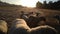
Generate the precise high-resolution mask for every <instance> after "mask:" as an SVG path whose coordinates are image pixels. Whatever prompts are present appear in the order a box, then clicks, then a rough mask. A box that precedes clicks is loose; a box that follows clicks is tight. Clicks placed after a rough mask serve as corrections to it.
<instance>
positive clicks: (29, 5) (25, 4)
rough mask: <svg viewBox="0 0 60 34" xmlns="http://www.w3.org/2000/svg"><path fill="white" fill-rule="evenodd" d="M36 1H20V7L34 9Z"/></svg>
mask: <svg viewBox="0 0 60 34" xmlns="http://www.w3.org/2000/svg"><path fill="white" fill-rule="evenodd" d="M36 2H37V0H20V4H21V5H22V6H27V7H36Z"/></svg>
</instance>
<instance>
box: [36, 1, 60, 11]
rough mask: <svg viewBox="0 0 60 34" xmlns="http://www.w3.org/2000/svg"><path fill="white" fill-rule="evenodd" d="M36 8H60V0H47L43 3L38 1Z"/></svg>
mask: <svg viewBox="0 0 60 34" xmlns="http://www.w3.org/2000/svg"><path fill="white" fill-rule="evenodd" d="M36 8H40V9H41V8H42V9H55V10H60V0H58V1H56V2H52V1H49V2H48V3H47V2H46V1H44V2H43V3H41V2H39V1H38V2H37V3H36Z"/></svg>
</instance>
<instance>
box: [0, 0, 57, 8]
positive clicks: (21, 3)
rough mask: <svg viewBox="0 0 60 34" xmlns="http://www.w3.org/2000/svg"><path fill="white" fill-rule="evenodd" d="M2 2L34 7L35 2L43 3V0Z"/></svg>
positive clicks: (7, 0) (4, 0)
mask: <svg viewBox="0 0 60 34" xmlns="http://www.w3.org/2000/svg"><path fill="white" fill-rule="evenodd" d="M1 1H3V2H7V3H10V4H17V5H22V6H27V7H35V6H36V2H38V1H40V2H42V3H43V1H45V0H1ZM46 1H47V2H49V1H53V2H54V1H57V0H46Z"/></svg>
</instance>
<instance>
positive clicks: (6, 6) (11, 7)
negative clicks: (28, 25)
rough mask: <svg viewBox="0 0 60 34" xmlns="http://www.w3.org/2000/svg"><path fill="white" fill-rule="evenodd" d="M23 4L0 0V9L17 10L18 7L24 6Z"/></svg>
mask: <svg viewBox="0 0 60 34" xmlns="http://www.w3.org/2000/svg"><path fill="white" fill-rule="evenodd" d="M22 7H23V6H21V5H14V4H9V3H6V2H2V1H0V10H15V9H18V8H22Z"/></svg>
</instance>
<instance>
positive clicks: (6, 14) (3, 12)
mask: <svg viewBox="0 0 60 34" xmlns="http://www.w3.org/2000/svg"><path fill="white" fill-rule="evenodd" d="M21 11H24V12H25V13H29V12H39V13H41V15H44V16H46V17H52V16H54V15H56V14H58V15H60V11H58V10H49V9H36V8H26V7H25V8H20V7H0V19H2V20H5V21H7V22H8V24H9V25H10V24H11V22H12V21H13V20H14V19H16V18H20V12H21Z"/></svg>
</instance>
